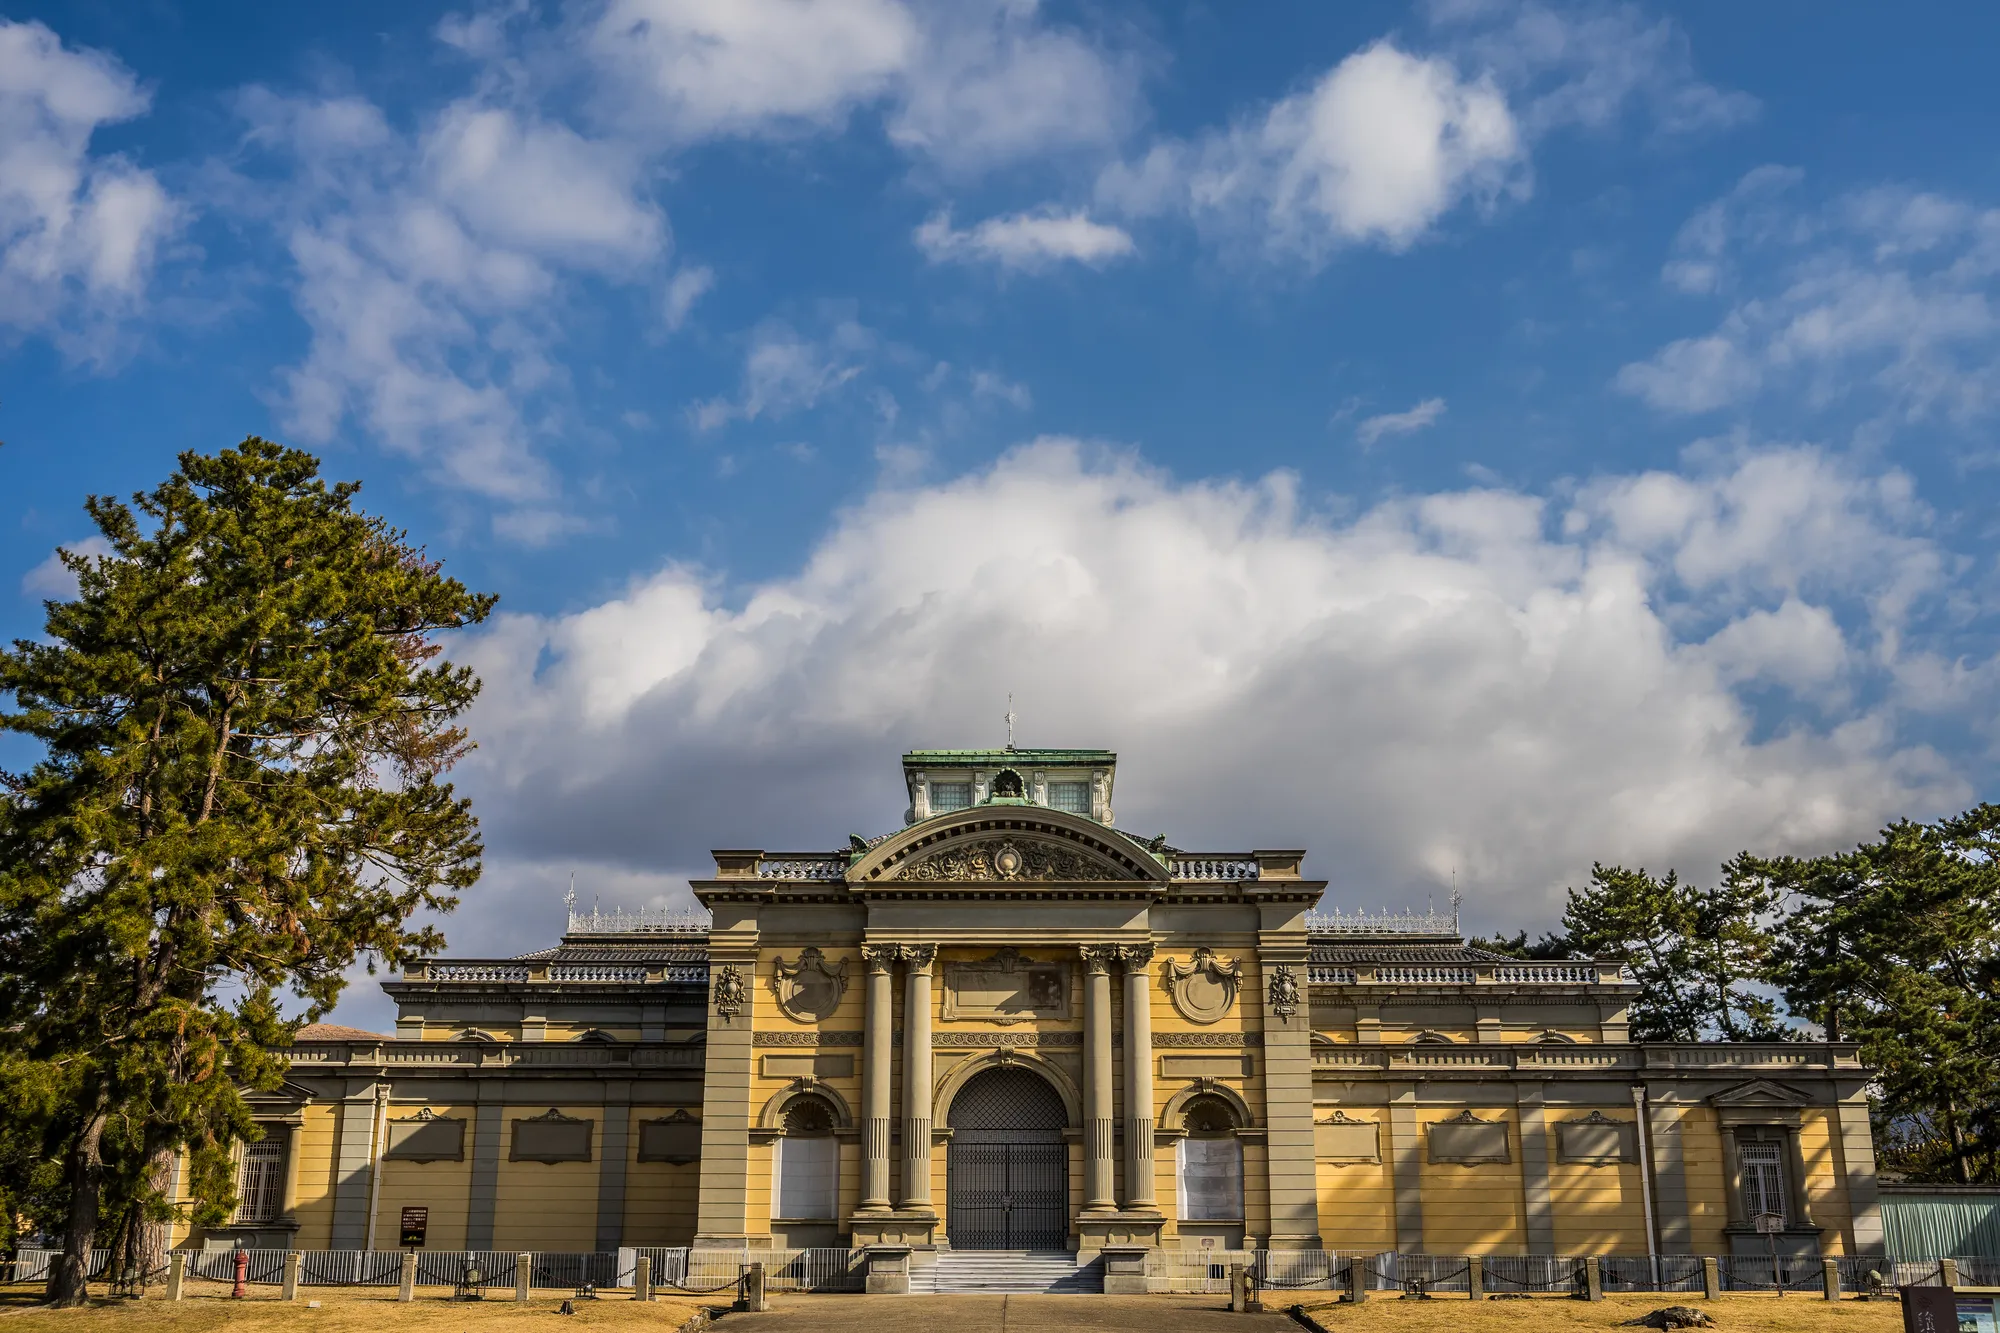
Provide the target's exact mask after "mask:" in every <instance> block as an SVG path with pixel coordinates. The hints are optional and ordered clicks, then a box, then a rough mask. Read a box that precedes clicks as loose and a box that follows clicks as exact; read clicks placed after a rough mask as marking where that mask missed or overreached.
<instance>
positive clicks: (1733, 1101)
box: [1708, 1078, 1812, 1107]
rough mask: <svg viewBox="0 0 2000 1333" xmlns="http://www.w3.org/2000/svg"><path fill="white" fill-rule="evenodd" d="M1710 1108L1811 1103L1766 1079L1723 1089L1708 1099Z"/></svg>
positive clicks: (1798, 1092)
mask: <svg viewBox="0 0 2000 1333" xmlns="http://www.w3.org/2000/svg"><path fill="white" fill-rule="evenodd" d="M1708 1100H1709V1104H1710V1105H1712V1106H1786V1107H1791V1106H1805V1105H1807V1104H1809V1103H1810V1102H1811V1101H1812V1098H1810V1097H1808V1096H1807V1095H1806V1094H1805V1093H1803V1092H1800V1091H1799V1090H1798V1089H1796V1088H1788V1087H1786V1086H1785V1085H1784V1084H1782V1083H1773V1082H1771V1080H1769V1079H1767V1078H1753V1079H1751V1080H1750V1081H1749V1082H1747V1083H1738V1084H1737V1085H1736V1086H1735V1087H1731V1088H1724V1089H1723V1090H1722V1091H1721V1092H1718V1093H1714V1094H1712V1095H1711V1096H1710V1097H1709V1099H1708Z"/></svg>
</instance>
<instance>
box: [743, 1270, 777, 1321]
mask: <svg viewBox="0 0 2000 1333" xmlns="http://www.w3.org/2000/svg"><path fill="white" fill-rule="evenodd" d="M743 1308H744V1309H745V1310H747V1311H749V1312H750V1313H751V1314H762V1313H763V1312H764V1311H766V1310H769V1309H770V1308H771V1298H770V1297H769V1296H767V1295H766V1294H765V1291H764V1265H763V1264H762V1263H761V1262H760V1263H754V1264H751V1265H750V1271H749V1272H747V1273H745V1274H744V1275H743Z"/></svg>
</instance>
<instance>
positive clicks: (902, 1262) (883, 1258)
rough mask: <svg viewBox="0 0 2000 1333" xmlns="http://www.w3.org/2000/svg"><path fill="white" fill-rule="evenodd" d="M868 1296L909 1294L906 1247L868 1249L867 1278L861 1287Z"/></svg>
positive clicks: (908, 1267)
mask: <svg viewBox="0 0 2000 1333" xmlns="http://www.w3.org/2000/svg"><path fill="white" fill-rule="evenodd" d="M863 1290H865V1291H866V1292H867V1293H868V1294H869V1295H870V1296H907V1295H909V1294H910V1250H909V1247H908V1246H906V1245H871V1246H869V1247H868V1277H867V1280H866V1282H865V1284H864V1286H863Z"/></svg>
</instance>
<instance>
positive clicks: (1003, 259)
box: [916, 209, 1137, 269]
mask: <svg viewBox="0 0 2000 1333" xmlns="http://www.w3.org/2000/svg"><path fill="white" fill-rule="evenodd" d="M916 242H917V248H918V249H919V250H921V251H923V252H924V255H925V257H926V258H928V259H929V260H930V261H931V262H932V263H942V262H944V261H947V260H959V261H963V262H969V261H974V260H984V261H986V262H988V263H994V264H998V265H1000V266H1001V267H1002V268H1013V269H1038V268H1045V267H1047V266H1048V265H1049V264H1051V263H1054V262H1060V261H1062V260H1066V259H1067V260H1074V261H1075V262H1077V263H1080V264H1089V265H1091V266H1093V267H1100V268H1101V267H1103V266H1104V265H1105V264H1108V263H1110V262H1111V261H1112V260H1114V259H1123V258H1126V257H1127V256H1129V255H1132V254H1134V253H1136V252H1137V247H1135V246H1134V245H1133V244H1132V237H1131V236H1130V235H1129V234H1128V233H1127V232H1126V231H1125V230H1124V229H1123V228H1120V227H1112V226H1107V225H1105V224H1104V223H1101V222H1093V221H1091V219H1090V215H1089V214H1088V213H1087V212H1084V211H1083V210H1081V209H1079V210H1077V211H1075V212H1072V213H1059V212H1056V211H1054V210H1053V209H1050V210H1044V211H1042V212H1037V213H1013V214H1009V215H1008V216H1006V217H997V218H988V219H986V220H985V221H984V222H981V223H979V224H978V225H977V226H974V227H970V228H967V229H966V230H963V231H959V230H956V229H954V228H953V227H952V225H951V214H949V213H938V214H936V215H935V216H933V217H932V218H931V219H930V220H929V221H927V222H925V223H924V224H923V225H922V226H920V227H918V228H917V230H916Z"/></svg>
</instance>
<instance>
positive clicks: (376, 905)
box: [0, 438, 493, 1304]
mask: <svg viewBox="0 0 2000 1333" xmlns="http://www.w3.org/2000/svg"><path fill="white" fill-rule="evenodd" d="M179 464H180V465H179V468H178V469H177V470H176V471H175V473H174V474H173V475H172V476H171V477H169V478H168V479H167V480H166V482H165V483H164V484H162V485H161V486H160V487H159V488H158V489H156V490H153V491H150V492H147V493H144V494H142V495H139V496H136V497H134V503H133V505H132V506H130V507H128V506H127V505H125V504H121V503H119V502H117V501H115V500H112V499H108V498H100V497H93V498H92V499H91V500H90V501H89V503H88V506H87V508H88V510H89V512H90V515H91V517H92V518H93V519H94V520H95V522H96V524H97V527H98V530H99V531H100V532H101V533H102V534H103V536H104V538H105V540H106V542H107V543H108V544H109V547H110V554H109V555H107V556H104V557H101V558H96V559H86V558H81V557H77V556H74V555H66V556H65V563H66V564H67V565H68V567H69V568H70V569H71V570H72V571H73V572H74V573H75V575H76V578H77V582H78V585H79V591H78V595H77V596H76V598H75V599H74V600H73V601H67V602H64V601H52V602H49V603H48V604H47V628H46V637H45V640H44V641H41V642H28V641H20V642H17V643H16V644H15V646H14V650H13V651H12V652H9V653H4V654H0V691H6V692H10V693H11V694H12V696H13V698H14V701H15V710H14V711H12V712H8V713H4V714H0V724H4V725H5V726H6V727H7V728H8V729H10V730H13V731H16V732H19V733H22V734H24V735H26V736H29V737H31V738H33V739H34V740H36V741H38V742H40V744H41V745H42V747H43V749H44V757H43V758H42V760H41V761H40V762H39V763H37V764H36V765H35V766H34V767H33V768H32V769H31V770H30V771H29V772H27V773H25V774H20V775H13V776H10V777H9V778H8V780H7V784H6V786H7V790H6V791H5V793H4V795H3V796H0V1061H3V1062H4V1063H0V1070H4V1075H5V1077H6V1078H7V1080H8V1081H9V1082H10V1083H11V1084H12V1085H14V1086H15V1087H18V1088H20V1089H23V1090H24V1091H27V1092H32V1093H34V1094H35V1095H36V1096H37V1097H39V1098H40V1101H39V1102H38V1103H37V1104H38V1105H40V1106H42V1107H44V1108H45V1110H46V1115H45V1116H44V1118H43V1132H44V1133H45V1135H46V1136H47V1137H48V1139H50V1140H51V1141H52V1146H53V1147H55V1148H56V1149H57V1150H58V1155H59V1157H60V1160H61V1162H62V1173H61V1179H60V1181H59V1182H57V1184H56V1189H57V1192H58V1193H59V1194H60V1196H61V1199H62V1201H63V1204H64V1208H65V1215H64V1217H63V1218H62V1229H63V1232H64V1239H63V1258H62V1261H61V1262H60V1263H59V1264H58V1265H57V1266H56V1268H55V1270H54V1272H53V1275H52V1276H51V1279H50V1284H49V1297H50V1299H51V1300H52V1301H53V1302H55V1303H58V1304H74V1303H77V1302H80V1301H81V1300H82V1299H83V1298H84V1296H85V1294H86V1275H87V1273H88V1271H89V1263H90V1252H91V1248H92V1246H93V1245H94V1244H96V1243H99V1242H100V1241H101V1240H102V1239H104V1238H105V1237H106V1236H107V1235H113V1234H115V1235H118V1236H120V1237H121V1241H120V1244H121V1247H126V1248H128V1250H129V1248H131V1247H136V1245H137V1242H136V1240H130V1241H128V1240H126V1239H122V1238H126V1237H136V1236H137V1235H139V1234H140V1232H141V1231H142V1229H143V1225H142V1224H143V1223H144V1222H145V1221H147V1220H149V1219H150V1220H157V1219H158V1218H159V1216H160V1215H161V1207H162V1202H161V1198H160V1195H161V1189H162V1186H163V1184H164V1180H165V1173H164V1172H163V1171H162V1169H161V1168H162V1166H163V1165H165V1164H168V1163H170V1162H171V1161H172V1159H173V1158H174V1157H175V1155H176V1154H178V1153H179V1152H180V1151H181V1150H183V1149H186V1150H187V1151H188V1153H189V1159H190V1162H191V1164H192V1167H193V1170H192V1173H191V1176H190V1180H191V1183H192V1185H193V1186H194V1190H195V1193H196V1195H197V1197H198V1198H199V1199H201V1200H202V1203H203V1206H204V1210H205V1214H206V1215H207V1216H208V1217H209V1218H210V1219H214V1218H219V1217H220V1216H222V1215H224V1213H225V1210H226V1209H227V1208H229V1207H230V1206H231V1204H232V1202H233V1200H232V1199H231V1188H232V1183H231V1181H230V1179H229V1177H228V1173H227V1161H228V1153H229V1147H230V1143H231V1141H232V1139H234V1138H237V1137H241V1136H245V1135H248V1134H254V1133H255V1129H254V1126H253V1125H252V1124H251V1122H250V1119H249V1116H248V1114H247V1112H246V1109H245V1106H244V1103H243V1101H242V1100H241V1098H240V1097H239V1095H238V1091H237V1089H238V1085H239V1083H241V1084H246V1085H250V1086H258V1087H271V1086H274V1085H275V1084H276V1082H277V1081H278V1080H279V1079H280V1078H281V1077H282V1072H283V1070H282V1065H281V1062H280V1061H278V1060H277V1059H275V1058H274V1057H272V1056H271V1055H270V1054H268V1048H269V1047H270V1046H272V1045H275V1044H279V1043H282V1042H283V1041H284V1040H285V1039H286V1037H287V1036H288V1035H289V1031H288V1025H287V1024H286V1023H284V1022H283V1021H281V1019H280V1013H279V1007H278V1003H277V996H278V993H279V992H280V991H283V990H289V991H291V992H293V993H294V994H295V995H297V996H298V997H301V998H302V999H303V1001H304V1006H303V1007H304V1014H303V1018H305V1019H311V1018H314V1017H317V1016H319V1015H321V1014H323V1013H324V1012H325V1011H326V1010H327V1009H329V1008H330V1007H331V1006H332V1004H333V1003H334V1001H335V999H336V997H337V996H338V995H339V993H340V989H341V985H342V974H343V973H344V971H345V970H346V969H347V968H348V967H349V966H350V965H351V964H353V962H354V961H355V960H356V959H357V957H360V956H363V955H367V956H370V957H372V958H379V959H382V960H385V961H387V962H388V963H390V964H391V965H394V964H396V963H398V962H400V961H402V960H404V959H406V958H407V957H409V956H411V955H412V954H414V953H416V952H419V951H423V950H431V949H435V948H437V947H438V946H439V945H441V943H442V940H441V939H440V938H439V937H438V936H437V935H436V933H435V932H434V931H431V930H429V929H415V928H413V927H412V925H411V923H410V917H411V915H412V914H413V913H414V912H416V911H417V910H418V909H420V908H431V909H439V910H444V909H449V908H450V907H451V906H453V905H454V904H455V902H456V894H457V893H458V891H460V890H462V889H464V888H465V887H467V886H469V885H471V884H472V883H473V882H474V881H475V880H476V879H477V878H478V875H479V856H480V850H481V849H480V842H479V837H478V826H477V823H476V822H475V820H474V819H473V816H472V812H471V810H470V808H469V807H468V805H467V803H466V802H465V801H463V800H461V799H459V798H458V797H457V796H456V795H455V794H454V793H453V790H452V788H451V786H450V785H449V784H448V783H446V782H444V781H442V777H443V774H444V773H445V771H446V770H447V769H449V768H450V767H451V765H452V763H453V762H454V761H455V760H456V759H457V758H458V757H459V756H460V755H461V754H462V753H463V752H464V751H465V749H466V748H467V744H468V743H467V740H466V736H465V733H464V732H463V730H461V729H460V728H459V727H458V725H457V722H456V719H457V718H458V717H459V715H460V714H461V713H462V712H463V711H464V710H465V709H466V707H467V706H468V705H470V703H471V702H472V700H473V698H474V696H475V694H476V693H477V691H478V682H477V680H476V679H475V678H474V677H473V675H472V674H471V672H470V671H469V670H467V669H465V668H461V667H455V666H453V665H451V664H450V663H449V662H446V661H444V660H443V659H441V658H440V657H439V656H438V653H439V651H440V645H439V644H438V643H437V641H436V640H437V636H438V635H439V634H440V633H442V632H444V631H449V630H453V629H459V628H463V627H465V626H468V625H471V624H474V623H477V622H478V621H480V620H483V619H484V618H485V617H486V615H487V614H488V613H489V612H490V610H491V608H492V605H493V599H492V598H491V597H487V596H481V595H477V594H474V593H471V592H469V591H467V589H466V588H465V587H464V586H463V585H461V584H460V583H458V582H457V581H455V580H453V579H449V578H446V577H444V576H443V575H442V574H441V573H440V572H439V569H438V567H437V565H436V564H435V563H434V562H432V561H429V560H427V559H426V558H425V557H424V555H423V553H422V551H421V549H420V548H416V547H413V546H411V545H410V544H409V542H408V540H407V539H406V536H405V534H404V533H402V532H400V531H397V530H395V529H393V528H391V527H389V526H388V525H387V524H386V523H384V522H383V521H382V520H381V519H379V518H373V517H370V516H368V515H366V514H364V513H362V512H360V511H358V510H357V509H356V508H355V505H354V500H355V494H356V491H357V490H358V486H357V485H354V484H338V485H329V484H327V483H326V482H324V481H322V480H321V479H320V478H319V475H318V460H316V459H314V458H313V457H311V456H310V455H308V454H304V453H300V452H297V451H295V450H290V449H285V448H281V447H280V446H278V445H275V444H271V443H269V442H266V441H264V440H259V439H254V438H253V439H249V440H245V441H244V442H243V443H242V444H241V445H240V446H238V447H237V448H234V449H229V450H224V451H223V452H221V453H219V454H216V455H213V456H206V455H200V454H194V453H187V454H183V455H181V457H180V460H179ZM45 1183H46V1182H45ZM128 1257H129V1255H119V1256H114V1262H120V1261H122V1260H124V1259H126V1258H128Z"/></svg>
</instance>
